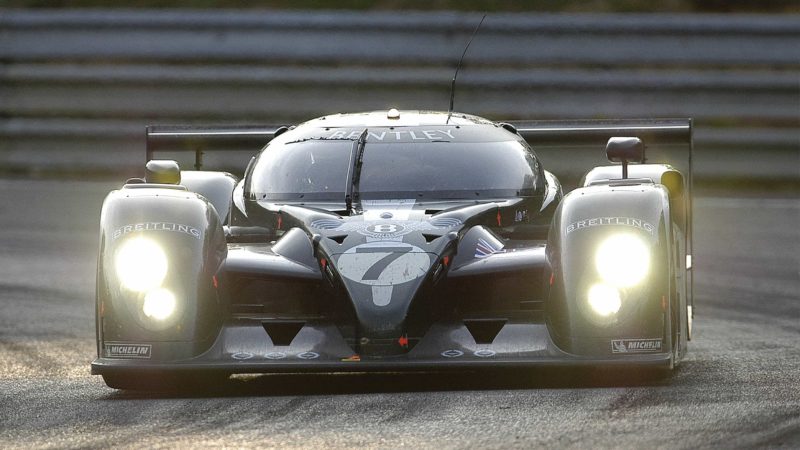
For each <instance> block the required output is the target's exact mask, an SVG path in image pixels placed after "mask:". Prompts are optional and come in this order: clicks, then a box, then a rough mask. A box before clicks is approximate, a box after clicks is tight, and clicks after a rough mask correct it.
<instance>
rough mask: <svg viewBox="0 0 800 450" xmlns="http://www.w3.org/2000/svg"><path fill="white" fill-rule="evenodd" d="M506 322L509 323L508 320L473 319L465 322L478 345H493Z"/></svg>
mask: <svg viewBox="0 0 800 450" xmlns="http://www.w3.org/2000/svg"><path fill="white" fill-rule="evenodd" d="M506 322H508V320H506V319H472V320H465V321H464V326H466V327H467V330H469V334H471V335H472V338H473V339H475V343H476V344H491V343H492V342H494V338H496V337H497V335H498V333H500V330H502V329H503V326H505V324H506Z"/></svg>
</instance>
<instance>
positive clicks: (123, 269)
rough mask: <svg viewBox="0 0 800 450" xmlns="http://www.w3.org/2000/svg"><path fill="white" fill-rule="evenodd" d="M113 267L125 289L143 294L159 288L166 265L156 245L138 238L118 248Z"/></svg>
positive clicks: (161, 252) (165, 256)
mask: <svg viewBox="0 0 800 450" xmlns="http://www.w3.org/2000/svg"><path fill="white" fill-rule="evenodd" d="M114 265H115V267H116V270H117V277H118V278H119V281H120V283H122V285H123V286H124V287H125V288H127V289H130V290H132V291H138V292H145V291H149V290H151V289H154V288H157V287H159V286H161V283H162V282H163V281H164V277H166V275H167V265H168V263H167V255H165V254H164V250H162V249H161V247H160V246H159V245H158V244H156V243H155V242H153V241H151V240H150V239H146V238H141V237H139V238H132V239H128V240H127V241H125V242H124V243H123V244H122V245H121V246H120V247H119V249H118V250H117V256H116V258H115V260H114Z"/></svg>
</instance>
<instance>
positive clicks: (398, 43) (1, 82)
mask: <svg viewBox="0 0 800 450" xmlns="http://www.w3.org/2000/svg"><path fill="white" fill-rule="evenodd" d="M478 20H480V15H479V14H474V13H450V12H433V13H429V12H404V13H402V14H399V13H397V12H286V11H256V12H254V11H241V12H236V11H124V10H123V11H113V10H108V11H106V10H88V11H86V10H83V11H78V10H34V11H28V10H2V9H0V164H2V166H3V167H5V168H12V169H15V170H23V169H31V168H32V169H37V168H45V169H55V170H58V169H60V168H73V169H74V168H86V169H119V170H139V168H138V165H139V164H140V162H141V160H142V156H141V155H142V154H143V151H144V127H145V125H148V124H156V123H161V124H176V123H211V124H214V123H222V124H233V123H249V124H252V123H260V124H281V123H295V122H297V121H298V120H302V119H307V118H312V117H315V116H318V115H321V114H327V113H334V112H339V111H342V112H344V111H353V110H372V109H386V108H389V107H397V108H410V109H446V108H447V104H448V99H449V82H450V79H451V78H452V72H453V70H454V67H455V64H456V62H457V59H458V57H459V56H460V55H461V52H462V50H463V46H464V45H465V43H466V40H467V38H468V36H469V33H471V31H472V29H473V27H474V26H475V24H477V22H478ZM455 105H456V109H457V110H461V111H468V112H471V113H475V114H478V115H483V116H486V117H489V118H494V119H565V118H569V119H573V118H574V119H581V118H636V117H693V118H695V120H696V122H695V123H696V128H695V129H696V146H695V147H696V158H697V160H698V161H697V164H696V165H695V167H696V168H697V171H698V176H699V177H700V178H702V177H703V176H704V175H707V176H710V177H726V176H727V177H740V176H749V177H755V178H760V179H766V178H781V179H793V180H796V179H798V178H800V169H799V168H800V150H799V149H798V147H800V18H799V17H798V16H762V15H748V16H739V15H601V16H596V15H542V14H497V15H490V16H489V17H487V20H486V21H485V22H484V25H483V27H482V29H481V31H480V32H479V34H478V36H477V37H476V39H475V41H474V42H473V44H472V46H471V47H470V49H469V53H468V55H467V57H466V60H465V65H464V67H463V69H462V72H461V73H460V75H459V82H458V86H457V88H456V101H455ZM734 155H735V156H734ZM545 156H546V155H545ZM545 159H547V158H545ZM553 159H554V160H556V159H558V158H553ZM753 160H757V161H758V164H753ZM563 169H564V170H567V171H568V170H571V167H570V166H564V167H563Z"/></svg>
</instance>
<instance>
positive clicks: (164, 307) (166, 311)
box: [142, 288, 176, 320]
mask: <svg viewBox="0 0 800 450" xmlns="http://www.w3.org/2000/svg"><path fill="white" fill-rule="evenodd" d="M175 306H176V302H175V296H174V295H173V294H172V292H170V291H168V290H166V289H163V288H162V289H155V290H152V291H150V292H148V293H147V295H145V296H144V304H143V305H142V312H144V315H145V316H147V317H149V318H151V319H156V320H164V319H166V318H168V317H169V316H171V315H172V313H174V312H175Z"/></svg>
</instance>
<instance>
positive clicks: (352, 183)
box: [344, 128, 367, 216]
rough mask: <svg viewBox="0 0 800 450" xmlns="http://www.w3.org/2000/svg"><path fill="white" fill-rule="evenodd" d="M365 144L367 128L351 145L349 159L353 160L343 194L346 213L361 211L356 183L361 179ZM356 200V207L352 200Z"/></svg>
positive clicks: (351, 213) (353, 213)
mask: <svg viewBox="0 0 800 450" xmlns="http://www.w3.org/2000/svg"><path fill="white" fill-rule="evenodd" d="M366 144H367V128H364V132H362V133H361V136H359V137H358V140H357V141H356V144H355V145H354V146H353V151H354V153H353V155H352V156H351V160H352V162H353V164H352V166H351V167H350V176H349V177H348V180H347V191H346V192H345V196H344V204H345V208H346V209H347V214H349V215H351V216H352V215H355V214H359V213H360V212H361V196H360V194H359V192H358V183H359V181H361V166H362V165H363V164H364V147H366ZM354 200H355V202H356V207H355V208H353V201H354Z"/></svg>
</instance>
